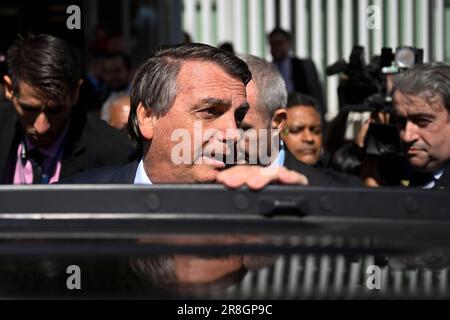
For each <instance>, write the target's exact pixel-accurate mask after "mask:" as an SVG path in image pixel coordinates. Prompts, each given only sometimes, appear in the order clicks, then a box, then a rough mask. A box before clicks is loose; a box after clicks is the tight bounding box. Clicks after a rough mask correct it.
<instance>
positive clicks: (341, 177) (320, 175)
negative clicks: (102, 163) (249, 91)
mask: <svg viewBox="0 0 450 320" xmlns="http://www.w3.org/2000/svg"><path fill="white" fill-rule="evenodd" d="M138 164H139V162H138V161H135V162H133V163H130V164H127V165H126V166H111V167H107V168H99V169H96V170H90V171H87V172H84V173H82V174H80V175H77V176H74V177H70V178H68V179H65V180H63V181H62V183H80V184H96V183H112V184H116V183H119V184H120V183H125V184H126V183H129V184H132V183H133V182H134V177H135V174H136V170H137V167H138ZM284 164H285V167H286V168H288V169H290V170H294V171H297V172H299V173H301V174H304V175H305V176H306V177H307V178H308V181H309V184H310V185H313V186H341V187H361V186H362V182H361V181H360V180H359V179H358V178H356V177H353V176H349V175H345V174H341V173H338V172H335V171H333V170H326V169H319V168H314V167H311V166H308V165H307V164H305V163H303V162H300V161H298V160H297V159H296V158H295V157H294V156H293V155H292V154H291V153H290V152H289V151H288V150H286V157H285V162H284Z"/></svg>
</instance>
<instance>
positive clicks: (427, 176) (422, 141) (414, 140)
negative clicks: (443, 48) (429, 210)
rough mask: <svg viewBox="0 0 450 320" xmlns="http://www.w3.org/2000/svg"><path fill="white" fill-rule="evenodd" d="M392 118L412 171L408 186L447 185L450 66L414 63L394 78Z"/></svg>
mask: <svg viewBox="0 0 450 320" xmlns="http://www.w3.org/2000/svg"><path fill="white" fill-rule="evenodd" d="M392 96H393V105H394V108H395V115H396V117H395V119H396V123H397V125H398V127H399V130H400V139H401V141H402V143H403V145H404V149H405V154H406V158H407V159H408V162H409V164H410V165H411V167H412V168H413V169H414V170H415V171H416V172H415V173H413V174H412V178H411V182H410V185H411V186H419V187H421V188H423V189H433V190H448V189H449V188H450V172H449V171H450V114H449V110H450V66H448V65H446V64H443V63H434V64H424V65H418V66H415V67H413V68H411V69H409V70H406V71H404V72H401V73H399V74H398V75H396V76H395V78H394V86H393V90H392Z"/></svg>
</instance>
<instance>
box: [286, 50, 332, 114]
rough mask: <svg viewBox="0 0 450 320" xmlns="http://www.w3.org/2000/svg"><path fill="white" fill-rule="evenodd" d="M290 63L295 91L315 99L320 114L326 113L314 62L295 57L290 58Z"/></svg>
mask: <svg viewBox="0 0 450 320" xmlns="http://www.w3.org/2000/svg"><path fill="white" fill-rule="evenodd" d="M291 62H292V78H293V79H292V81H293V83H294V89H295V91H297V92H300V93H303V94H307V95H309V96H311V97H313V98H315V99H316V101H317V103H318V104H319V106H320V108H321V112H322V114H324V113H325V111H326V110H325V107H326V105H325V99H324V96H323V90H322V85H321V83H320V80H319V75H318V73H317V69H316V66H315V65H314V62H313V61H312V60H311V59H298V58H295V57H293V58H291Z"/></svg>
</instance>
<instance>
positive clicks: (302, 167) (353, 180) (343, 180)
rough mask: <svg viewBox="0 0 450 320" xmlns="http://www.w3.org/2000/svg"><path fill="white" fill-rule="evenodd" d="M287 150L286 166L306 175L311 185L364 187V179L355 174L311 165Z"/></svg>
mask: <svg viewBox="0 0 450 320" xmlns="http://www.w3.org/2000/svg"><path fill="white" fill-rule="evenodd" d="M285 152H286V155H285V159H284V166H285V167H286V168H287V169H289V170H293V171H297V172H299V173H301V174H303V175H305V176H306V177H307V178H308V181H309V185H311V186H329V187H363V183H362V181H361V180H360V179H359V178H357V177H355V176H351V175H348V174H343V173H339V172H337V171H335V170H332V169H325V168H316V167H312V166H309V165H307V164H306V163H304V162H301V161H299V160H297V158H295V156H294V155H293V154H292V153H291V152H290V151H289V150H288V149H287V148H286V149H285Z"/></svg>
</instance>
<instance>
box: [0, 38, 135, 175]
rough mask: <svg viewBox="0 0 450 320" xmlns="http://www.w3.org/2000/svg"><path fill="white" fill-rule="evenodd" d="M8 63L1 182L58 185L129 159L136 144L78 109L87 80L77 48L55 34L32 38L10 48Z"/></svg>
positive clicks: (0, 113) (0, 133) (0, 116)
mask: <svg viewBox="0 0 450 320" xmlns="http://www.w3.org/2000/svg"><path fill="white" fill-rule="evenodd" d="M7 60H8V69H9V72H8V75H5V76H4V77H3V81H4V83H5V96H6V98H7V99H8V100H9V102H10V103H9V104H6V105H3V106H1V108H0V147H1V150H2V152H0V182H1V183H14V184H31V183H43V184H46V183H53V182H57V181H59V180H60V179H61V178H64V177H68V176H71V175H74V174H77V173H80V172H82V171H85V170H88V169H92V168H96V167H101V166H105V165H111V164H119V163H127V162H128V161H129V160H130V157H131V155H132V153H133V151H134V148H133V147H132V145H131V142H130V141H128V139H127V138H126V137H123V136H122V135H121V134H120V132H117V131H116V130H114V129H112V128H109V127H108V126H107V125H106V124H105V123H104V122H103V121H101V120H99V119H96V118H94V117H91V116H87V115H86V114H85V113H83V112H82V109H81V107H79V106H76V103H77V99H78V95H79V89H80V85H81V83H82V81H81V80H80V76H81V63H80V58H79V55H78V52H77V51H76V49H75V48H72V47H71V46H70V45H69V44H68V43H67V42H65V41H64V40H62V39H59V38H56V37H53V36H50V35H45V34H41V35H36V36H34V35H28V36H26V37H24V38H22V39H20V40H18V41H17V42H16V43H15V44H14V45H12V46H11V47H10V49H9V50H8V54H7Z"/></svg>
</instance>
